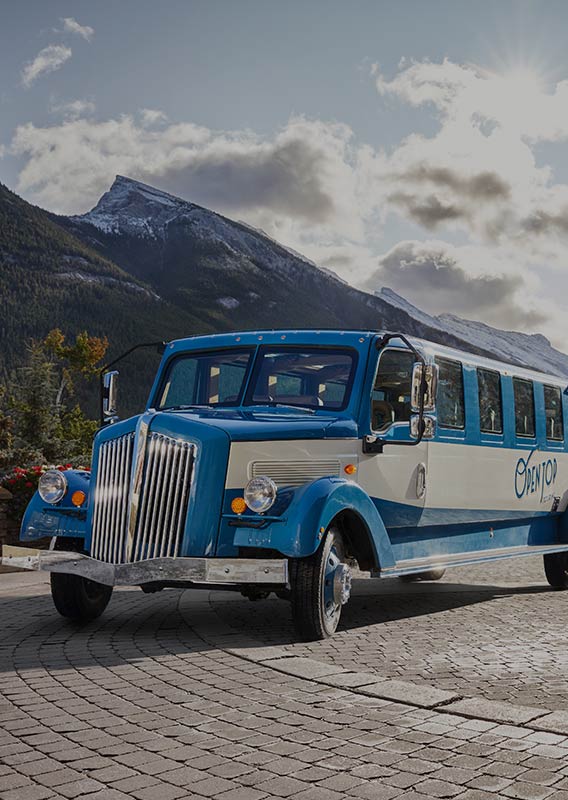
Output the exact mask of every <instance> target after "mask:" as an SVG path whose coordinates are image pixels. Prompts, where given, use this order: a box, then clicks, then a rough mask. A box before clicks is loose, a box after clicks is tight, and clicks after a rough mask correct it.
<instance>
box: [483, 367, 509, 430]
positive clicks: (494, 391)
mask: <svg viewBox="0 0 568 800" xmlns="http://www.w3.org/2000/svg"><path fill="white" fill-rule="evenodd" d="M477 394H478V397H479V427H480V430H481V432H482V433H503V403H502V400H501V376H500V374H499V373H498V372H494V371H493V370H492V369H478V370H477Z"/></svg>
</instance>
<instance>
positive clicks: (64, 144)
mask: <svg viewBox="0 0 568 800" xmlns="http://www.w3.org/2000/svg"><path fill="white" fill-rule="evenodd" d="M153 118H154V120H155V119H157V117H155V116H154V117H153ZM350 138H351V131H350V129H349V128H348V127H347V126H343V125H325V124H323V123H321V122H316V121H309V120H305V119H303V118H295V119H292V120H290V122H289V123H288V124H287V125H286V126H285V127H284V128H282V129H281V130H280V131H278V132H277V133H276V134H275V135H274V136H273V137H270V138H268V137H259V136H257V135H255V134H254V133H252V132H250V131H233V132H218V131H212V130H210V129H208V128H203V127H200V126H197V125H193V124H190V123H178V124H173V123H172V124H163V125H161V126H160V127H159V128H152V127H148V125H147V124H144V123H142V124H138V122H137V120H136V118H134V117H133V116H130V115H124V116H122V117H120V118H119V119H113V120H107V121H102V122H94V121H89V120H86V119H75V120H68V121H65V122H64V123H63V124H61V125H53V126H49V127H44V128H38V127H35V126H34V125H32V124H27V125H22V126H20V127H18V129H17V130H16V132H15V135H14V138H13V141H12V153H13V154H14V155H17V156H20V157H23V158H24V159H25V161H26V163H25V166H24V167H23V169H22V171H21V173H20V176H19V185H18V189H19V190H20V191H22V192H24V193H25V194H26V195H28V196H30V195H31V196H33V198H34V200H35V201H36V202H39V203H40V204H42V205H44V206H47V207H48V208H50V209H52V210H56V211H58V212H62V213H66V212H67V213H77V212H80V211H85V210H87V209H88V208H90V207H91V206H92V205H94V204H95V203H96V201H97V200H98V197H99V196H100V194H101V193H102V192H103V191H105V190H106V189H107V188H108V186H109V184H110V183H112V180H113V178H114V176H115V174H117V173H120V174H126V175H129V176H131V177H134V178H138V179H140V180H143V181H146V182H148V183H153V184H154V185H156V186H159V187H160V188H163V189H165V190H166V191H169V192H172V193H174V194H178V195H180V196H182V197H185V198H187V199H189V200H192V201H193V202H196V203H199V204H202V205H206V206H209V207H212V208H214V209H216V210H219V211H225V212H226V213H232V214H234V215H244V216H245V218H246V219H247V221H251V222H253V223H254V224H260V225H261V226H262V227H267V228H269V229H270V230H269V232H270V233H271V234H272V235H273V234H274V233H275V232H276V231H278V230H282V229H283V228H286V227H287V226H289V225H290V224H293V223H296V224H298V225H300V226H302V227H304V228H306V229H307V228H308V227H310V228H312V227H313V226H319V227H320V228H321V229H325V230H324V232H323V234H322V235H323V236H324V237H333V236H335V235H336V234H337V233H338V232H339V233H340V234H341V235H342V236H347V237H349V238H357V237H358V236H359V237H360V236H362V235H363V229H362V223H361V213H362V212H361V205H362V200H361V198H359V197H358V194H357V180H356V177H355V171H356V166H355V164H354V160H355V154H354V153H352V152H351V148H350ZM320 233H321V231H320Z"/></svg>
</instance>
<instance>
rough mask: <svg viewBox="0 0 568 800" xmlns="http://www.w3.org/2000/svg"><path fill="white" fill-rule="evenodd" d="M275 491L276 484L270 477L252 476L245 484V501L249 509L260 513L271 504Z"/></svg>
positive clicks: (274, 498)
mask: <svg viewBox="0 0 568 800" xmlns="http://www.w3.org/2000/svg"><path fill="white" fill-rule="evenodd" d="M277 491H278V490H277V488H276V484H275V483H274V481H273V480H272V479H271V478H267V477H266V476H265V475H263V476H262V477H260V478H253V479H252V480H250V481H249V482H248V483H247V485H246V486H245V491H244V498H245V502H246V504H247V506H248V507H249V508H250V510H251V511H256V513H257V514H262V512H263V511H268V509H269V508H270V507H271V506H272V505H273V503H274V501H275V500H276V493H277Z"/></svg>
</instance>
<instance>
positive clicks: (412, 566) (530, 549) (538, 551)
mask: <svg viewBox="0 0 568 800" xmlns="http://www.w3.org/2000/svg"><path fill="white" fill-rule="evenodd" d="M567 550H568V542H565V543H564V544H550V545H523V546H522V547H500V548H498V549H497V548H494V549H491V550H478V551H476V552H470V553H449V554H447V555H436V556H430V557H429V558H412V559H407V560H406V561H399V562H397V563H396V564H395V565H394V567H385V569H381V570H376V571H374V572H373V573H372V574H373V575H375V576H380V575H382V576H385V577H388V576H390V575H393V576H397V575H412V574H413V573H416V572H425V571H427V570H431V569H447V568H448V567H463V566H466V565H467V564H477V563H479V562H483V561H499V560H500V559H502V558H515V557H522V556H525V557H526V556H545V555H547V554H548V553H562V552H565V551H567Z"/></svg>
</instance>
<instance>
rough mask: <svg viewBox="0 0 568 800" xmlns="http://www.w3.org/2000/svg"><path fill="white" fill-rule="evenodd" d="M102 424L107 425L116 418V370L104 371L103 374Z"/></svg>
mask: <svg viewBox="0 0 568 800" xmlns="http://www.w3.org/2000/svg"><path fill="white" fill-rule="evenodd" d="M102 394H103V397H102V400H103V407H102V422H103V425H109V424H111V423H113V422H116V421H117V420H118V414H117V408H118V407H117V396H118V370H116V369H115V370H112V372H105V374H104V375H103V393H102Z"/></svg>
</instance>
